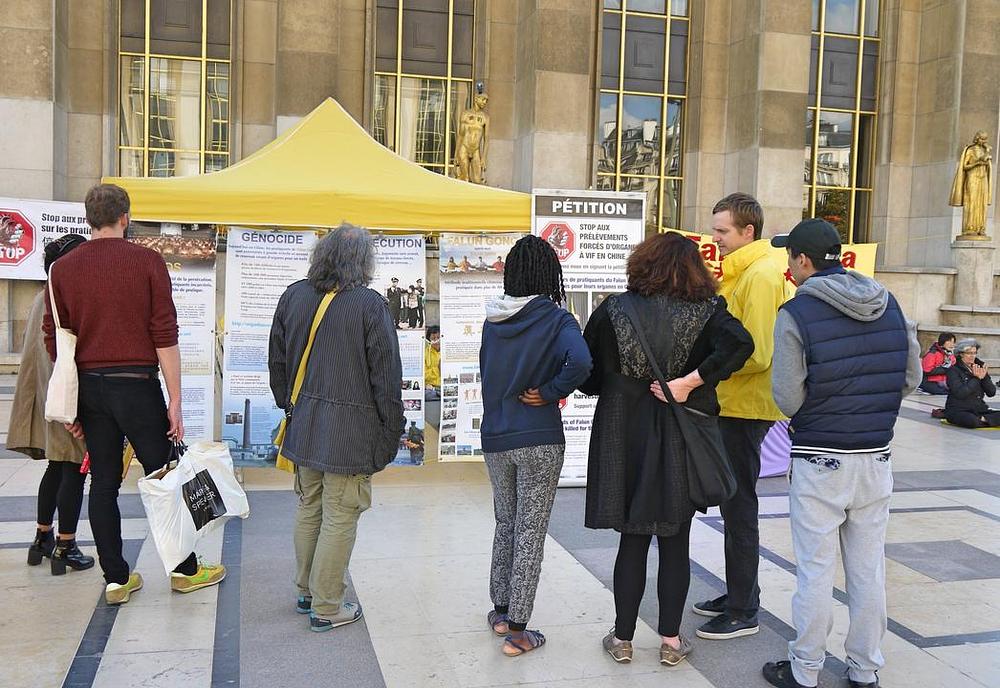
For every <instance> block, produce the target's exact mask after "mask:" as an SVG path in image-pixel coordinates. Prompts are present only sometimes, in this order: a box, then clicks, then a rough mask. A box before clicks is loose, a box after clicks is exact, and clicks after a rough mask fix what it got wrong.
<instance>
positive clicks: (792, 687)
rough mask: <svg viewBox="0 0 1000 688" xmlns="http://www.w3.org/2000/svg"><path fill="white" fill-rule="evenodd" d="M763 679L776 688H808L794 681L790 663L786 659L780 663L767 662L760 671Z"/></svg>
mask: <svg viewBox="0 0 1000 688" xmlns="http://www.w3.org/2000/svg"><path fill="white" fill-rule="evenodd" d="M762 673H763V674H764V678H765V679H766V680H767V682H768V683H770V684H771V685H772V686H777V688H809V686H804V685H802V684H801V683H799V682H798V681H796V680H795V677H794V676H793V675H792V663H791V662H789V661H788V660H787V659H786V660H784V661H782V662H768V663H767V664H765V665H764V669H763V670H762Z"/></svg>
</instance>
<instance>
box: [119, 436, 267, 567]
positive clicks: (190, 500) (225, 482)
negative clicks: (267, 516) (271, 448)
mask: <svg viewBox="0 0 1000 688" xmlns="http://www.w3.org/2000/svg"><path fill="white" fill-rule="evenodd" d="M139 494H140V496H141V497H142V506H143V508H145V509H146V519H147V520H148V521H149V531H150V533H151V534H152V536H153V542H155V543H156V551H157V552H158V553H159V555H160V559H161V560H162V561H163V569H164V570H165V571H166V572H167V574H168V575H169V574H170V572H171V571H173V570H174V569H175V568H177V566H178V565H179V564H180V563H181V562H182V561H184V560H185V559H187V557H188V555H189V554H191V552H193V551H194V549H195V547H196V546H197V545H198V542H199V541H200V540H201V539H202V538H203V537H204V536H205V535H206V534H207V533H210V532H212V531H213V530H215V529H216V528H219V527H220V526H222V525H223V524H224V523H225V522H226V521H227V520H229V519H230V518H232V517H233V516H237V517H239V518H246V517H247V516H249V515H250V504H249V503H248V502H247V495H246V492H244V491H243V488H242V487H241V486H240V483H239V481H238V480H236V474H235V473H234V472H233V459H232V457H231V456H230V455H229V448H228V447H227V446H226V445H224V444H222V443H221V442H196V443H195V444H193V445H191V447H189V448H188V450H187V451H186V452H185V453H184V456H183V457H182V458H181V459H180V460H179V461H178V462H177V466H176V467H173V468H169V467H164V468H161V469H160V470H158V471H154V472H152V473H150V474H149V475H147V476H146V477H144V478H140V479H139Z"/></svg>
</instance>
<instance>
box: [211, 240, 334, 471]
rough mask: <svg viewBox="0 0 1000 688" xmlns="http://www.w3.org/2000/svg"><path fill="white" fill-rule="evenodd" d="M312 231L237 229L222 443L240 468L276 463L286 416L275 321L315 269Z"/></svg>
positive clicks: (231, 250) (232, 243)
mask: <svg viewBox="0 0 1000 688" xmlns="http://www.w3.org/2000/svg"><path fill="white" fill-rule="evenodd" d="M316 238H317V237H316V233H315V232H312V231H302V232H293V231H281V230H258V229H245V228H242V227H231V228H230V229H229V236H228V248H227V251H228V255H227V259H226V317H225V346H224V354H223V361H222V371H223V372H222V441H223V442H225V443H226V444H227V445H229V449H230V451H231V453H232V455H233V460H234V462H235V463H236V464H237V465H251V466H253V465H263V464H265V463H273V462H274V460H275V458H276V450H275V448H274V444H273V442H274V438H275V436H276V434H277V430H278V425H279V423H280V421H281V419H282V417H283V416H284V412H283V411H282V410H281V409H279V408H278V407H277V405H276V404H275V403H274V397H273V396H272V394H271V386H270V380H269V376H268V371H267V350H268V337H269V335H270V331H271V320H272V319H273V317H274V310H275V308H276V307H277V305H278V299H279V298H280V297H281V294H282V293H283V292H284V291H285V289H286V288H287V287H288V285H290V284H291V283H292V282H296V281H298V280H300V279H303V278H304V277H305V276H306V273H307V272H308V270H309V256H310V253H311V252H312V248H313V246H315V244H316Z"/></svg>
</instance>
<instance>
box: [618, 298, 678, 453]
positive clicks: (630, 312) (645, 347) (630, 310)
mask: <svg viewBox="0 0 1000 688" xmlns="http://www.w3.org/2000/svg"><path fill="white" fill-rule="evenodd" d="M634 298H635V296H634V295H633V293H632V292H626V293H624V294H622V295H621V297H620V299H621V303H622V307H623V308H624V310H625V317H627V318H628V321H629V322H630V323H632V329H633V330H635V336H636V338H637V339H638V340H639V344H640V346H642V351H643V353H645V354H646V358H648V359H649V365H650V367H652V369H653V375H655V376H656V380H657V381H658V382H659V383H660V387H661V388H662V389H663V395H664V396H665V397H666V398H667V400H668V401H669V402H670V404H671V405H672V406H674V408H675V409H678V410H679V409H684V410H685V411H693V410H694V409H689V408H687V407H685V406H683V405H682V404H679V403H678V402H677V400H676V399H674V395H673V394H671V393H670V387H668V386H667V379H666V377H664V375H663V371H662V370H660V366H659V364H658V363H657V362H656V357H655V356H653V349H652V347H650V346H649V341H647V340H646V335H645V333H644V332H643V330H642V326H641V324H640V323H639V313H638V312H637V311H636V310H635V304H634V303H633V302H632V299H634ZM668 327H669V328H670V330H669V331H670V338H669V339H668V342H669V343H670V346H669V347H667V348H668V349H669V348H672V347H673V343H674V342H673V332H674V330H673V325H672V324H668ZM674 415H675V416H676V417H677V422H678V423H680V426H681V432H682V433H683V432H685V431H686V430H687V427H688V426H687V424H688V423H689V422H691V421H690V419H689V418H688V417H687V416H686V414H684V413H675V414H674Z"/></svg>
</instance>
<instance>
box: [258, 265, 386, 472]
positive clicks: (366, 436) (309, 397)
mask: <svg viewBox="0 0 1000 688" xmlns="http://www.w3.org/2000/svg"><path fill="white" fill-rule="evenodd" d="M322 298H323V294H321V293H320V292H318V291H317V290H316V289H314V288H313V287H312V285H310V284H309V283H308V282H307V281H305V280H302V281H300V282H296V283H294V284H292V285H291V286H289V287H288V289H286V290H285V293H284V294H282V296H281V299H280V300H279V301H278V306H277V309H276V310H275V313H274V320H273V322H272V325H271V337H270V346H269V353H268V369H269V371H270V382H271V392H272V393H273V394H274V400H275V403H276V404H277V405H278V407H279V408H283V409H286V410H287V408H288V407H289V398H290V396H291V392H292V384H293V382H294V380H295V372H296V369H297V367H298V364H299V360H300V359H301V358H302V353H303V351H305V348H306V342H307V341H308V339H309V330H310V328H311V326H312V321H313V316H314V315H315V314H316V309H317V308H318V307H319V303H320V301H321V300H322ZM402 375H403V374H402V366H401V364H400V359H399V341H398V339H397V338H396V328H395V323H394V322H393V318H392V316H391V315H390V314H389V304H388V303H387V302H386V300H385V299H384V298H383V297H382V296H381V295H380V294H378V293H377V292H375V291H373V290H371V289H368V288H366V287H358V288H354V289H347V290H344V291H343V292H340V293H339V294H338V295H337V296H336V297H335V298H334V299H333V302H332V303H331V304H330V307H329V309H328V310H327V312H326V315H325V316H324V318H323V322H322V323H321V324H320V327H319V330H318V331H317V333H316V340H315V342H314V344H313V348H312V353H311V354H310V357H309V361H308V365H307V367H306V376H305V381H304V383H303V385H302V390H301V392H300V393H299V398H298V401H297V403H296V404H295V408H294V409H293V411H292V415H291V420H290V422H289V423H288V427H287V428H286V431H285V441H284V444H283V446H282V454H283V455H284V456H285V457H287V458H288V459H289V460H291V461H292V462H294V463H295V464H297V465H299V466H305V467H308V468H314V469H316V470H320V471H324V472H327V473H341V474H346V475H356V474H367V475H370V474H372V473H376V472H378V471H380V470H382V469H383V468H385V467H386V465H388V464H389V463H390V462H391V461H392V460H393V459H394V458H395V456H396V452H397V449H398V447H399V440H400V437H401V436H402V434H403V430H404V428H405V425H406V421H405V417H404V416H403V401H402Z"/></svg>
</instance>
